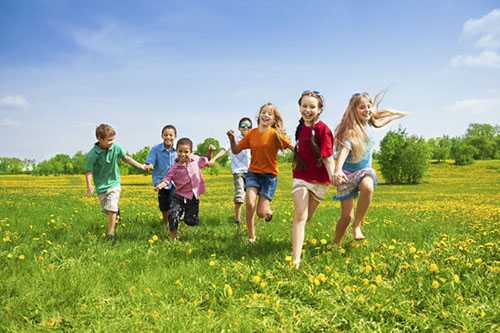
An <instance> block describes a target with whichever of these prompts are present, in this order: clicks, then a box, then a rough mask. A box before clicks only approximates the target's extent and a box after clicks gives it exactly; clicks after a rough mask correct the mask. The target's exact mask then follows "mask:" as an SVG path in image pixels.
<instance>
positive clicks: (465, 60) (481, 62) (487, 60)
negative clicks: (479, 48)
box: [450, 51, 500, 68]
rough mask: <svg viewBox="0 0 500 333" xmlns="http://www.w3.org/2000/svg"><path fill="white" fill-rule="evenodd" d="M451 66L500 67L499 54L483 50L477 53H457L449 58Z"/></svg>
mask: <svg viewBox="0 0 500 333" xmlns="http://www.w3.org/2000/svg"><path fill="white" fill-rule="evenodd" d="M450 64H451V66H453V67H460V66H475V67H494V68H500V55H499V54H498V53H496V52H493V51H483V52H481V53H480V54H478V55H458V56H455V57H453V58H452V59H451V61H450Z"/></svg>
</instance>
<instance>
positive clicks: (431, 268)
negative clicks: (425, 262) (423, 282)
mask: <svg viewBox="0 0 500 333" xmlns="http://www.w3.org/2000/svg"><path fill="white" fill-rule="evenodd" d="M429 272H431V273H437V272H439V267H438V266H437V265H436V264H435V263H432V264H430V265H429Z"/></svg>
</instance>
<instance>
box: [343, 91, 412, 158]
mask: <svg viewBox="0 0 500 333" xmlns="http://www.w3.org/2000/svg"><path fill="white" fill-rule="evenodd" d="M384 95H385V92H381V93H378V94H377V95H375V97H374V98H373V99H372V98H371V97H370V95H369V94H368V93H367V92H363V93H356V94H354V95H352V97H351V99H350V100H349V104H348V105H347V108H346V110H345V112H344V115H343V116H342V120H341V121H340V123H339V125H338V126H337V128H336V129H335V142H336V143H338V144H340V145H345V142H346V140H349V141H350V142H351V144H352V146H351V153H352V161H353V162H356V161H359V160H360V159H361V157H362V156H363V153H364V152H365V149H366V146H367V143H368V133H367V126H366V125H367V124H368V125H370V126H373V127H376V128H380V127H383V126H385V125H387V124H389V123H390V122H391V121H393V120H395V119H398V118H401V117H403V116H405V115H406V113H405V112H399V111H393V110H389V109H382V110H379V105H380V102H381V101H382V99H383V98H384ZM363 98H365V99H367V100H368V102H370V103H371V104H372V106H373V108H374V109H375V111H374V112H373V113H372V115H371V117H370V119H369V120H368V123H367V124H366V123H363V122H362V121H361V119H359V117H358V113H357V112H356V110H357V108H358V105H359V104H360V103H361V101H362V99H363Z"/></svg>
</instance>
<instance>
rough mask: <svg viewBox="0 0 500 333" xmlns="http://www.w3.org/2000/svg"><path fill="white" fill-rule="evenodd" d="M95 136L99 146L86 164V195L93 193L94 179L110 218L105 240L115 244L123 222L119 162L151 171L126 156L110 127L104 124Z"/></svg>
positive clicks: (93, 149)
mask: <svg viewBox="0 0 500 333" xmlns="http://www.w3.org/2000/svg"><path fill="white" fill-rule="evenodd" d="M95 136H96V138H97V143H95V144H94V147H92V149H91V150H90V151H89V152H88V154H87V159H86V163H85V171H86V172H85V182H86V184H87V193H88V194H89V195H91V194H92V193H93V192H94V187H93V186H92V182H91V178H93V180H94V184H95V191H96V192H97V196H98V197H99V202H100V204H101V209H102V210H103V212H104V213H105V214H106V215H107V217H108V227H107V236H106V239H107V240H110V241H115V240H116V235H115V232H116V230H115V229H116V223H117V221H118V220H119V219H120V208H118V202H119V200H120V192H121V188H120V165H119V162H120V160H124V161H125V162H127V163H128V164H130V165H131V166H134V167H136V168H138V169H141V170H143V171H149V170H150V167H149V166H147V165H144V164H140V163H139V162H137V161H136V160H134V159H133V158H132V157H130V156H128V155H127V152H126V151H125V149H123V148H122V147H121V146H120V145H119V144H117V143H115V137H116V132H115V130H114V129H113V128H112V127H111V126H109V125H107V124H101V125H99V126H98V127H97V128H96V131H95Z"/></svg>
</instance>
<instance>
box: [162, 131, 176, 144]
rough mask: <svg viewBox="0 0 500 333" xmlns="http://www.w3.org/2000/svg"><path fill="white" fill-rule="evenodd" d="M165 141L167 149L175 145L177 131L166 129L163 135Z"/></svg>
mask: <svg viewBox="0 0 500 333" xmlns="http://www.w3.org/2000/svg"><path fill="white" fill-rule="evenodd" d="M161 137H162V139H163V144H164V145H165V147H166V148H168V149H170V148H172V146H173V145H174V140H175V130H174V129H173V128H165V130H164V131H163V133H162V134H161Z"/></svg>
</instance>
